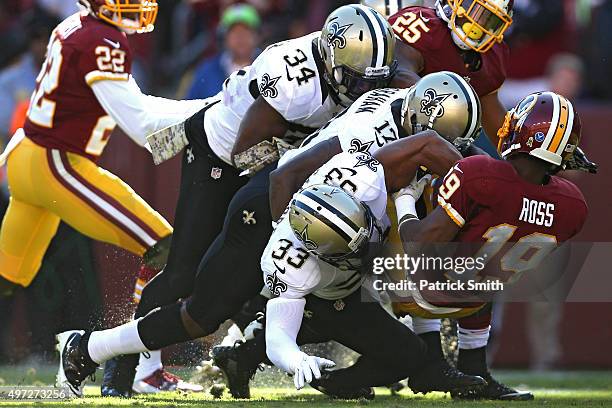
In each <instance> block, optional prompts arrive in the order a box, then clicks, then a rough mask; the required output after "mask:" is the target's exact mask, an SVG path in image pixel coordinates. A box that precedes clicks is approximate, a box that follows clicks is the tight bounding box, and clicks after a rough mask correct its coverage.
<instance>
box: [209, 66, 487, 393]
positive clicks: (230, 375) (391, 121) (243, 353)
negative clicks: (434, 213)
mask: <svg viewBox="0 0 612 408" xmlns="http://www.w3.org/2000/svg"><path fill="white" fill-rule="evenodd" d="M438 95H445V97H444V98H440V97H438ZM480 111H481V109H480V104H479V101H478V97H477V96H476V93H475V91H474V90H473V88H472V87H471V86H470V85H469V84H468V83H467V82H466V81H465V80H464V79H463V78H461V77H460V76H458V75H456V74H454V73H452V72H439V73H434V74H430V75H427V76H425V77H424V78H422V79H421V80H419V82H417V84H416V85H414V86H413V87H410V88H408V89H378V90H374V91H371V92H368V93H367V94H365V95H363V96H362V97H361V98H359V99H358V100H357V101H356V102H355V103H354V104H353V105H352V106H351V107H350V108H348V109H347V110H346V111H344V112H343V113H342V114H340V115H338V116H337V117H336V118H334V119H333V120H332V121H331V122H330V123H329V124H327V125H326V126H324V127H323V128H322V129H321V130H320V131H318V132H316V133H314V134H313V135H311V136H310V137H308V138H307V139H306V140H305V141H304V142H303V143H302V146H301V147H300V148H299V149H295V150H290V151H289V152H287V153H285V155H284V156H283V157H282V158H281V159H280V161H279V168H278V170H276V171H274V172H272V174H271V186H270V205H271V209H272V216H273V219H274V220H277V219H278V218H279V217H280V216H281V214H282V213H283V212H284V211H285V208H286V206H287V204H288V203H289V201H290V199H291V197H292V196H293V194H294V193H295V192H296V191H297V190H298V188H299V187H300V186H301V185H302V184H303V183H304V181H305V180H306V179H307V178H308V177H309V176H310V175H311V174H312V173H313V172H314V171H315V170H316V169H317V168H319V167H321V166H322V165H323V164H324V163H325V162H326V161H327V160H329V159H330V158H331V157H333V156H334V155H335V154H338V153H341V152H350V153H362V154H373V153H374V152H376V151H377V150H379V149H380V148H382V147H384V146H386V145H388V144H389V143H392V142H394V141H397V140H404V139H410V138H411V136H412V135H415V134H417V133H419V132H421V131H423V130H426V129H434V130H436V131H437V132H438V133H439V134H441V135H443V137H444V138H446V139H447V140H448V141H449V142H451V143H452V144H453V145H454V146H455V147H456V148H457V149H459V150H461V151H463V152H466V154H467V152H471V151H472V150H473V148H474V147H473V145H472V141H473V137H474V136H475V135H477V134H478V133H479V132H480ZM427 152H431V154H435V151H434V146H428V149H427V150H426V152H422V154H424V155H426V154H429V153H427ZM442 153H443V151H442V152H441V154H442ZM400 250H401V249H400ZM437 344H438V347H439V344H440V341H439V340H438V342H437ZM212 356H213V359H214V360H213V361H214V363H215V364H216V365H218V366H219V367H220V368H221V369H222V370H223V371H224V373H225V375H226V377H227V380H228V385H229V388H230V392H231V393H232V395H233V396H234V397H236V398H248V397H249V395H250V393H249V381H250V378H251V376H252V375H253V374H254V372H255V370H256V369H257V366H258V364H259V363H261V362H262V361H263V360H264V359H265V344H264V342H263V339H262V338H261V337H259V336H258V337H257V338H256V339H254V340H253V341H247V342H246V343H244V344H243V345H239V346H238V347H215V348H213V351H212ZM432 357H436V353H433V356H432ZM428 364H429V365H430V366H431V367H430V371H428V372H421V373H420V375H418V376H412V378H411V383H410V385H411V386H412V387H413V391H415V392H417V391H427V390H428V387H431V390H434V389H436V387H438V386H439V384H440V381H441V379H440V377H441V376H440V373H443V374H444V376H447V377H456V378H460V376H461V374H460V373H457V372H456V370H454V369H453V368H452V367H450V366H449V365H448V364H447V363H446V362H445V361H444V360H442V359H437V358H432V359H429V355H428Z"/></svg>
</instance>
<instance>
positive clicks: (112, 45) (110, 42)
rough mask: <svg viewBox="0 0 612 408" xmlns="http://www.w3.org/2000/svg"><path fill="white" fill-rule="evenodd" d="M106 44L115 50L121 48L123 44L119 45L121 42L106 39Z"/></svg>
mask: <svg viewBox="0 0 612 408" xmlns="http://www.w3.org/2000/svg"><path fill="white" fill-rule="evenodd" d="M104 42H106V43H107V44H109V45H110V46H111V47H113V48H121V44H119V41H117V42H115V41H111V40H109V39H108V38H105V39H104Z"/></svg>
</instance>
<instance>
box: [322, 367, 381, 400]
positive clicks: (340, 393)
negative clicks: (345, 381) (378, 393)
mask: <svg viewBox="0 0 612 408" xmlns="http://www.w3.org/2000/svg"><path fill="white" fill-rule="evenodd" d="M310 386H311V387H312V388H314V389H315V390H317V391H319V392H321V393H323V394H325V395H327V396H328V397H330V398H332V399H342V400H368V401H371V400H373V399H374V396H375V395H374V389H373V388H372V387H362V388H350V389H349V388H344V387H339V386H338V385H336V384H335V383H334V380H333V377H332V375H331V373H330V372H324V373H322V374H321V378H320V379H318V380H317V379H313V380H312V381H311V382H310Z"/></svg>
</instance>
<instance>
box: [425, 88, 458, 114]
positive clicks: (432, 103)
mask: <svg viewBox="0 0 612 408" xmlns="http://www.w3.org/2000/svg"><path fill="white" fill-rule="evenodd" d="M449 96H451V94H438V93H437V92H436V90H435V89H433V88H428V89H427V90H426V91H425V93H424V94H423V99H422V100H421V113H424V114H426V115H427V116H432V115H433V114H434V113H435V115H436V117H438V118H440V117H442V116H444V106H443V105H442V104H443V103H444V101H445V100H446V99H447V98H448V97H449Z"/></svg>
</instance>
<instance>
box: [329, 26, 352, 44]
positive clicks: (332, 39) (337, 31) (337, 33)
mask: <svg viewBox="0 0 612 408" xmlns="http://www.w3.org/2000/svg"><path fill="white" fill-rule="evenodd" d="M351 26H352V24H346V25H343V26H341V25H340V24H338V22H337V21H334V22H333V23H331V24H330V25H329V27H327V29H328V31H329V33H328V34H327V45H328V47H330V48H339V49H343V48H344V47H346V37H345V36H344V35H345V34H346V32H347V31H348V29H349V28H351Z"/></svg>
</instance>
